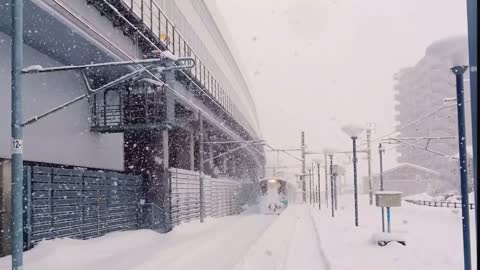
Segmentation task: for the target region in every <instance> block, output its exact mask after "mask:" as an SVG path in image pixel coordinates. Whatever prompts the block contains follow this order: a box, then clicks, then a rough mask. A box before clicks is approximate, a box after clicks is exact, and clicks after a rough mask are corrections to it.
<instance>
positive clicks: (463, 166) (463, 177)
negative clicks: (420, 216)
mask: <svg viewBox="0 0 480 270" xmlns="http://www.w3.org/2000/svg"><path fill="white" fill-rule="evenodd" d="M451 70H452V72H453V73H454V74H455V80H456V85H457V115H458V147H459V157H460V189H461V192H462V226H463V259H464V269H465V270H470V269H471V268H472V266H471V259H470V256H471V253H470V252H471V251H470V217H469V210H468V206H469V204H468V172H467V147H466V143H467V142H466V137H465V109H464V107H465V101H464V97H463V91H464V90H463V73H464V72H465V71H466V70H467V67H466V66H455V67H453V68H451Z"/></svg>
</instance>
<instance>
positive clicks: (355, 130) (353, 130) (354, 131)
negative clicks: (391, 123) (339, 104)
mask: <svg viewBox="0 0 480 270" xmlns="http://www.w3.org/2000/svg"><path fill="white" fill-rule="evenodd" d="M342 130H343V131H344V132H345V133H346V134H347V135H348V136H349V137H350V138H351V139H352V144H353V197H354V203H355V226H357V227H358V191H357V138H358V136H359V135H360V133H361V132H362V130H363V128H361V127H360V126H355V125H349V126H344V127H343V128H342Z"/></svg>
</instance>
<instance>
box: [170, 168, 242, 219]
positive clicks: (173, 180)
mask: <svg viewBox="0 0 480 270" xmlns="http://www.w3.org/2000/svg"><path fill="white" fill-rule="evenodd" d="M203 183H204V200H205V201H204V202H203V203H204V206H205V216H207V217H223V216H228V215H235V214H239V213H240V212H241V202H240V183H239V182H238V181H234V180H230V179H218V178H211V177H210V176H208V175H204V176H203ZM170 188H171V200H170V202H171V217H172V226H176V225H179V224H181V223H184V222H189V221H191V220H195V219H199V218H200V175H199V173H198V172H196V171H189V170H183V169H177V168H171V169H170Z"/></svg>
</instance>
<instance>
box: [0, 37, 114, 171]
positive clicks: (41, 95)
mask: <svg viewBox="0 0 480 270" xmlns="http://www.w3.org/2000/svg"><path fill="white" fill-rule="evenodd" d="M0 59H2V65H1V66H0V127H2V128H0V158H8V157H9V156H10V138H11V136H10V128H9V127H10V121H11V107H10V100H11V90H10V81H11V80H10V65H11V54H10V37H9V36H7V35H6V34H4V33H2V32H0ZM24 61H25V63H24V65H25V66H29V65H33V64H41V65H43V66H58V65H62V64H61V63H59V62H57V61H55V60H53V59H52V58H50V57H48V56H46V55H44V54H42V53H40V52H38V51H37V50H35V49H32V48H31V47H29V46H24ZM23 90H24V91H23V102H24V104H23V109H24V119H27V118H29V117H32V116H35V115H38V114H40V113H43V112H45V111H47V110H49V109H51V108H53V107H55V106H58V105H60V104H62V103H64V102H66V101H68V100H70V99H72V98H74V97H77V96H79V95H82V94H84V93H85V91H86V88H85V85H84V83H83V81H82V78H81V76H80V74H79V73H75V72H58V73H49V74H36V75H28V76H24V87H23ZM89 121H90V108H89V104H88V102H87V100H84V101H81V102H79V103H77V104H75V105H72V106H71V107H68V108H66V109H64V110H62V111H60V112H57V113H55V114H53V115H51V116H49V117H47V118H44V119H42V120H40V121H39V122H37V123H35V124H32V125H31V126H27V127H25V128H24V154H25V160H31V161H40V162H51V163H60V164H67V165H75V166H87V167H95V168H105V169H116V170H122V169H123V135H122V134H109V135H104V134H96V133H92V132H90V122H89Z"/></svg>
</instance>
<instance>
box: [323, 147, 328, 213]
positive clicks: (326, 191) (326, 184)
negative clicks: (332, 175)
mask: <svg viewBox="0 0 480 270" xmlns="http://www.w3.org/2000/svg"><path fill="white" fill-rule="evenodd" d="M323 161H324V163H325V164H324V165H325V201H326V203H327V208H328V169H327V168H328V167H327V153H324V154H323Z"/></svg>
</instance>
